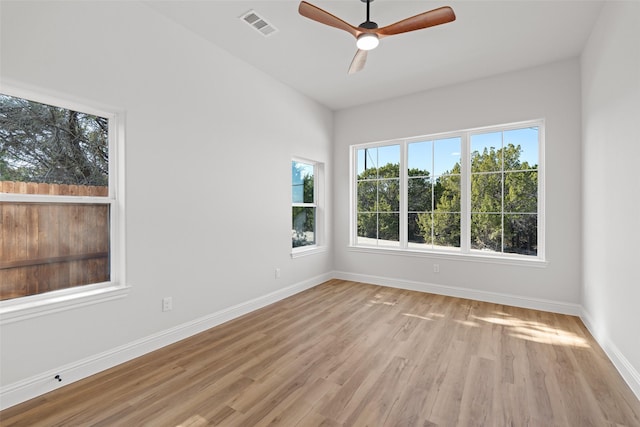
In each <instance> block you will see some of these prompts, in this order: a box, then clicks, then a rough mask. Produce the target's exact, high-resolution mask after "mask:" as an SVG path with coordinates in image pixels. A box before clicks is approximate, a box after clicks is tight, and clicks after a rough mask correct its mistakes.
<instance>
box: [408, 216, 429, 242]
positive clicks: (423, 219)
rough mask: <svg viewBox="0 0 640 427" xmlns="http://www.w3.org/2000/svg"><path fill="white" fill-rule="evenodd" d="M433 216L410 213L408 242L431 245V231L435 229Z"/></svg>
mask: <svg viewBox="0 0 640 427" xmlns="http://www.w3.org/2000/svg"><path fill="white" fill-rule="evenodd" d="M432 221H433V215H432V214H431V213H426V212H425V213H410V214H409V218H408V222H407V227H408V233H407V235H408V237H407V239H408V241H409V242H410V243H425V244H429V245H430V244H431V230H432V227H433V222H432Z"/></svg>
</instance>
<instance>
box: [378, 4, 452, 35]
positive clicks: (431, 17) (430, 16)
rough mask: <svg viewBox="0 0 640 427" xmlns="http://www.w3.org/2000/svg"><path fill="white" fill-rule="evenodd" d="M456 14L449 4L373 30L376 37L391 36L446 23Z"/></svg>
mask: <svg viewBox="0 0 640 427" xmlns="http://www.w3.org/2000/svg"><path fill="white" fill-rule="evenodd" d="M455 20H456V14H455V13H453V9H451V8H450V7H449V6H444V7H440V8H438V9H433V10H430V11H428V12H424V13H421V14H419V15H415V16H412V17H411V18H407V19H403V20H402V21H398V22H396V23H395V24H391V25H387V26H386V27H382V28H380V29H378V30H376V31H375V32H376V33H377V34H378V37H386V36H392V35H394V34H402V33H408V32H409V31H415V30H421V29H423V28H429V27H433V26H435V25H440V24H446V23H447V22H451V21H455Z"/></svg>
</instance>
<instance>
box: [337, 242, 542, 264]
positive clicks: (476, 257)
mask: <svg viewBox="0 0 640 427" xmlns="http://www.w3.org/2000/svg"><path fill="white" fill-rule="evenodd" d="M347 249H348V250H349V251H351V252H362V253H371V254H385V255H396V256H410V257H419V258H432V259H433V258H435V259H446V260H451V261H470V262H480V263H485V264H502V265H515V266H520V267H536V268H546V267H547V266H548V264H549V262H548V261H545V260H543V259H540V258H533V257H527V258H525V257H523V256H518V255H502V256H500V255H490V254H487V255H485V254H481V253H459V252H446V251H442V252H438V251H429V252H427V251H424V250H411V249H401V248H378V247H374V246H370V247H367V246H348V247H347Z"/></svg>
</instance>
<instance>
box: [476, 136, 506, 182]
mask: <svg viewBox="0 0 640 427" xmlns="http://www.w3.org/2000/svg"><path fill="white" fill-rule="evenodd" d="M500 170H502V132H492V133H482V134H476V135H471V172H494V171H500Z"/></svg>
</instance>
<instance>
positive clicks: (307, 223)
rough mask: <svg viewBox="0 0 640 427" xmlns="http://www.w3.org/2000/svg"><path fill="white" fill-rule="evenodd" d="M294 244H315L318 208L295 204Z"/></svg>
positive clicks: (297, 245)
mask: <svg viewBox="0 0 640 427" xmlns="http://www.w3.org/2000/svg"><path fill="white" fill-rule="evenodd" d="M292 209H293V215H292V217H293V227H292V244H293V247H294V248H297V247H299V246H307V245H315V244H316V230H315V224H316V222H315V214H316V208H313V207H301V206H294V207H293V208H292Z"/></svg>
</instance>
